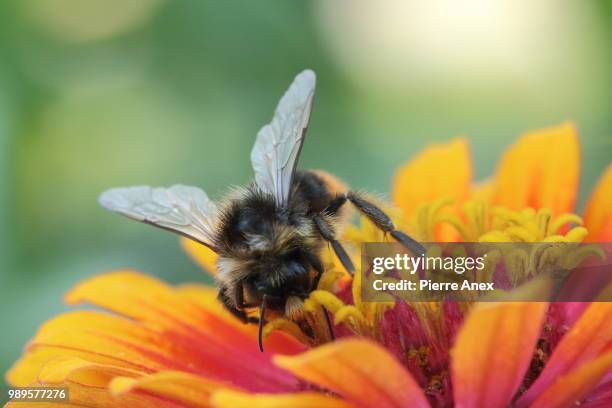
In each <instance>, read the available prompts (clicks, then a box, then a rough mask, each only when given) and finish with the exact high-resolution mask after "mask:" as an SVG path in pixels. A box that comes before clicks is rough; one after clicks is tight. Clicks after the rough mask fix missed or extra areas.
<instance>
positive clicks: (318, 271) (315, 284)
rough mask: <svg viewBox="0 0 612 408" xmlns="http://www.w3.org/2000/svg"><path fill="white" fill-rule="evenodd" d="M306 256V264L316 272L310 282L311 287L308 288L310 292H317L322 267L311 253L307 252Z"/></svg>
mask: <svg viewBox="0 0 612 408" xmlns="http://www.w3.org/2000/svg"><path fill="white" fill-rule="evenodd" d="M306 256H307V257H308V263H309V264H310V266H312V268H313V269H314V270H315V272H316V275H315V277H314V279H313V280H312V286H311V288H310V291H313V290H317V288H318V287H319V281H321V276H323V272H324V270H323V265H322V264H321V261H320V260H319V258H318V257H317V256H316V255H314V254H313V253H310V252H308V253H307V254H306Z"/></svg>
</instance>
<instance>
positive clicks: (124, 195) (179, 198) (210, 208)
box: [99, 185, 217, 249]
mask: <svg viewBox="0 0 612 408" xmlns="http://www.w3.org/2000/svg"><path fill="white" fill-rule="evenodd" d="M99 201H100V204H101V205H102V207H104V208H106V209H108V210H111V211H114V212H116V213H119V214H123V215H125V216H126V217H129V218H132V219H134V220H137V221H141V222H144V223H147V224H151V225H155V226H157V227H160V228H163V229H167V230H170V231H173V232H176V233H178V234H181V235H184V236H186V237H187V238H191V239H193V240H195V241H198V242H200V243H202V244H204V245H206V246H208V247H210V248H212V249H214V241H215V240H214V232H215V230H214V226H215V220H216V217H217V207H216V206H215V203H214V202H212V201H211V200H210V199H209V198H208V196H207V195H206V193H205V192H204V191H202V190H201V189H199V188H197V187H189V186H183V185H175V186H172V187H169V188H162V187H158V188H153V187H149V186H137V187H127V188H113V189H110V190H107V191H105V192H104V193H102V195H101V196H100V199H99Z"/></svg>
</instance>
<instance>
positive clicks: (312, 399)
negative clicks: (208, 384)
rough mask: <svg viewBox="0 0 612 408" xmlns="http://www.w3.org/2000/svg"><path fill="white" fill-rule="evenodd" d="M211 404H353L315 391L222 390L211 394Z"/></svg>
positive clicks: (330, 407)
mask: <svg viewBox="0 0 612 408" xmlns="http://www.w3.org/2000/svg"><path fill="white" fill-rule="evenodd" d="M212 406H213V407H215V408H287V407H291V408H314V407H316V408H351V407H352V406H353V405H351V404H349V403H348V402H346V401H343V400H341V399H339V398H335V397H331V396H328V395H324V394H320V393H317V392H298V393H293V394H248V393H242V392H237V391H226V390H222V391H217V392H215V393H214V394H213V396H212Z"/></svg>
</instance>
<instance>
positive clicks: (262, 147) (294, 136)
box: [251, 70, 316, 204]
mask: <svg viewBox="0 0 612 408" xmlns="http://www.w3.org/2000/svg"><path fill="white" fill-rule="evenodd" d="M315 83H316V78H315V74H314V72H312V71H311V70H305V71H302V72H301V73H300V74H298V76H296V77H295V79H294V80H293V83H292V84H291V86H290V87H289V89H288V90H287V92H286V93H285V95H283V97H282V98H281V100H280V102H279V103H278V106H277V107H276V111H275V112H274V117H273V118H272V122H270V123H268V124H267V125H265V126H264V127H263V128H261V130H260V131H259V133H258V134H257V140H256V141H255V145H254V146H253V150H252V151H251V162H252V164H253V170H254V171H255V182H256V183H257V186H258V187H259V188H261V189H262V190H263V191H265V192H267V193H270V194H273V195H274V197H275V198H276V202H277V203H278V204H284V203H286V202H287V200H288V198H289V192H290V188H291V182H292V179H293V173H294V171H295V166H296V164H297V161H298V157H299V155H300V150H301V148H302V143H303V141H304V136H305V134H306V128H307V127H308V121H309V119H310V112H311V110H312V101H313V98H314V91H315Z"/></svg>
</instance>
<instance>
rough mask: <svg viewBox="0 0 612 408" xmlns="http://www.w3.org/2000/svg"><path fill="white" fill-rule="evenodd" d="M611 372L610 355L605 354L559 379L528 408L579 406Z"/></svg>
mask: <svg viewBox="0 0 612 408" xmlns="http://www.w3.org/2000/svg"><path fill="white" fill-rule="evenodd" d="M611 371H612V353H606V354H604V355H602V356H600V357H598V358H596V359H595V360H593V361H591V362H589V363H587V364H584V365H582V366H580V367H579V368H578V369H576V370H574V371H572V372H571V373H570V374H567V375H564V376H561V377H559V378H558V379H557V380H556V381H555V382H554V383H553V384H552V386H550V387H548V388H547V389H546V390H545V391H544V392H543V393H542V395H540V396H539V397H538V398H537V399H536V400H535V402H534V403H533V404H532V405H531V406H530V408H563V407H569V406H579V405H580V400H582V399H584V398H585V397H586V396H587V395H588V393H589V392H590V391H591V390H593V388H595V386H596V385H597V384H598V383H599V381H600V380H601V379H602V378H603V377H604V375H606V374H607V373H609V372H611Z"/></svg>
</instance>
